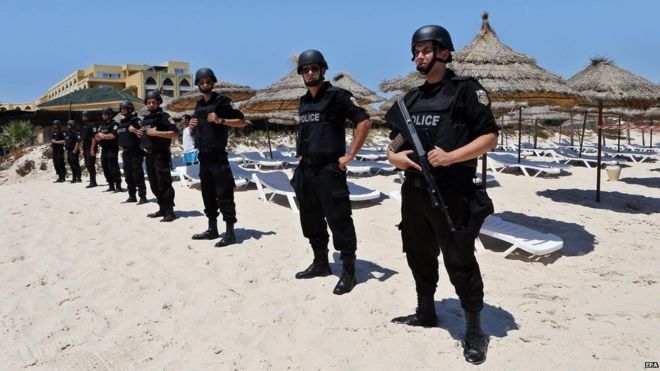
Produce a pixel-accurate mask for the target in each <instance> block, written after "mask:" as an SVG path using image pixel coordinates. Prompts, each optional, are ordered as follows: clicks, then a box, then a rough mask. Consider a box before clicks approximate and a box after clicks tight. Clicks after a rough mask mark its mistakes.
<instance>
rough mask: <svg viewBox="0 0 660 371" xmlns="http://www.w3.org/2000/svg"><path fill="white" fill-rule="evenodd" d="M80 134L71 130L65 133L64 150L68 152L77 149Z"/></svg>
mask: <svg viewBox="0 0 660 371" xmlns="http://www.w3.org/2000/svg"><path fill="white" fill-rule="evenodd" d="M78 138H79V136H78V132H76V131H75V130H69V131H67V132H65V133H64V148H65V149H66V150H67V151H73V150H74V149H75V148H76V142H78Z"/></svg>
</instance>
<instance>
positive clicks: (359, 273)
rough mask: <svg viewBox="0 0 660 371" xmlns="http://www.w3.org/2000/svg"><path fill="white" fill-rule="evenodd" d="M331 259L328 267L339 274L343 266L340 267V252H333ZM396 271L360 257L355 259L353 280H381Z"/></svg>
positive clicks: (360, 281) (384, 279) (359, 281)
mask: <svg viewBox="0 0 660 371" xmlns="http://www.w3.org/2000/svg"><path fill="white" fill-rule="evenodd" d="M332 259H333V260H334V261H333V262H332V263H330V268H331V269H332V271H333V272H335V273H336V274H337V275H341V272H342V269H343V268H342V261H341V257H340V254H339V253H338V252H335V253H333V254H332ZM398 273H399V272H397V271H395V270H392V269H388V268H384V267H381V266H380V265H378V264H375V263H372V262H370V261H367V260H362V259H356V260H355V280H356V281H357V283H364V282H367V281H369V280H370V279H375V280H378V281H381V282H383V281H386V280H388V279H389V278H390V277H392V276H394V275H395V274H398Z"/></svg>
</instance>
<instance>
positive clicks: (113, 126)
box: [98, 120, 119, 149]
mask: <svg viewBox="0 0 660 371" xmlns="http://www.w3.org/2000/svg"><path fill="white" fill-rule="evenodd" d="M116 131H117V123H116V122H115V121H114V120H112V121H110V122H106V123H104V124H102V125H101V126H100V127H99V131H98V132H99V133H101V134H116ZM98 143H99V145H100V146H101V148H108V149H111V148H119V147H118V146H117V137H116V136H115V139H112V140H107V139H105V140H99V142H98Z"/></svg>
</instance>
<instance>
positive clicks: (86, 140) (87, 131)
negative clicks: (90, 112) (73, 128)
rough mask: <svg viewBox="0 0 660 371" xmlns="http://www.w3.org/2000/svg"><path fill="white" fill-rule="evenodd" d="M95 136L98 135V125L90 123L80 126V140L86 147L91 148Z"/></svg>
mask: <svg viewBox="0 0 660 371" xmlns="http://www.w3.org/2000/svg"><path fill="white" fill-rule="evenodd" d="M94 135H96V124H94V123H93V122H90V121H88V122H83V123H82V124H81V125H80V140H81V141H82V142H83V144H85V147H89V144H91V143H92V139H94Z"/></svg>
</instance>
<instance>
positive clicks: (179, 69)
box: [174, 68, 186, 75]
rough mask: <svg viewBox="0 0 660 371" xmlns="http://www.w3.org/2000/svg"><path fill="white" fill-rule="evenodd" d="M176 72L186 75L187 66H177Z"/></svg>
mask: <svg viewBox="0 0 660 371" xmlns="http://www.w3.org/2000/svg"><path fill="white" fill-rule="evenodd" d="M174 73H175V74H177V75H185V74H186V70H185V68H175V69H174Z"/></svg>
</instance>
